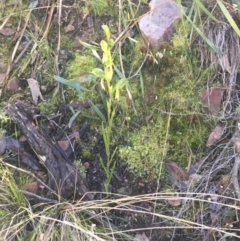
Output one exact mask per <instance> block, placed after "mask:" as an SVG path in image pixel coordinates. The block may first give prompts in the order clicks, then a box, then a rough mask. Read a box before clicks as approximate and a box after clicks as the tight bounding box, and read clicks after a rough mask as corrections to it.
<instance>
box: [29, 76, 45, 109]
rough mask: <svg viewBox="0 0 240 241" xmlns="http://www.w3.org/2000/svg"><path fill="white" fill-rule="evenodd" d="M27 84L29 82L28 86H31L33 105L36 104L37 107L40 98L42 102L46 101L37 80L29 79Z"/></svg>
mask: <svg viewBox="0 0 240 241" xmlns="http://www.w3.org/2000/svg"><path fill="white" fill-rule="evenodd" d="M27 82H28V85H29V87H30V90H31V93H32V98H33V103H34V104H35V105H36V104H37V102H38V97H40V99H41V100H42V101H44V99H43V96H42V93H41V91H40V87H39V84H38V82H37V80H35V79H32V78H30V79H27Z"/></svg>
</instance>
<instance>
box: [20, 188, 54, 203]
mask: <svg viewBox="0 0 240 241" xmlns="http://www.w3.org/2000/svg"><path fill="white" fill-rule="evenodd" d="M19 191H20V192H22V193H23V194H24V195H27V196H29V197H34V198H37V199H39V200H42V201H44V202H48V203H58V201H56V200H52V199H49V198H45V197H41V196H39V195H37V194H35V193H32V192H28V191H24V190H19Z"/></svg>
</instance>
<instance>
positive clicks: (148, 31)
mask: <svg viewBox="0 0 240 241" xmlns="http://www.w3.org/2000/svg"><path fill="white" fill-rule="evenodd" d="M149 6H150V8H151V9H150V11H149V13H147V14H145V15H144V16H143V17H142V18H140V20H139V28H140V30H141V32H142V34H143V36H144V38H145V40H146V41H147V43H149V45H150V46H151V47H153V48H155V49H159V47H160V46H161V45H162V44H163V43H164V42H169V41H171V38H172V36H173V34H174V32H175V28H174V25H175V24H176V22H177V21H178V19H180V17H181V12H180V9H179V5H178V4H177V3H175V2H174V1H166V0H152V1H151V2H150V3H149ZM182 9H183V10H184V8H182Z"/></svg>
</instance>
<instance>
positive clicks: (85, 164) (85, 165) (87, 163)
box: [83, 162, 90, 170]
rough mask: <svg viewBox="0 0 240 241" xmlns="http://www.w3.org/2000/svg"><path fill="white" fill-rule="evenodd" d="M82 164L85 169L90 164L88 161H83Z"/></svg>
mask: <svg viewBox="0 0 240 241" xmlns="http://www.w3.org/2000/svg"><path fill="white" fill-rule="evenodd" d="M83 166H84V167H85V169H86V170H87V169H88V168H89V167H90V164H89V162H84V163H83Z"/></svg>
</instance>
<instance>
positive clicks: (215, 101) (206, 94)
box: [201, 87, 225, 115]
mask: <svg viewBox="0 0 240 241" xmlns="http://www.w3.org/2000/svg"><path fill="white" fill-rule="evenodd" d="M224 91H225V89H224V88H223V87H215V88H212V89H208V90H203V91H202V98H201V102H202V104H203V105H205V106H207V107H209V108H210V110H211V112H212V113H213V114H215V115H216V114H217V113H218V111H219V108H220V106H221V102H222V99H223V94H224Z"/></svg>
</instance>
